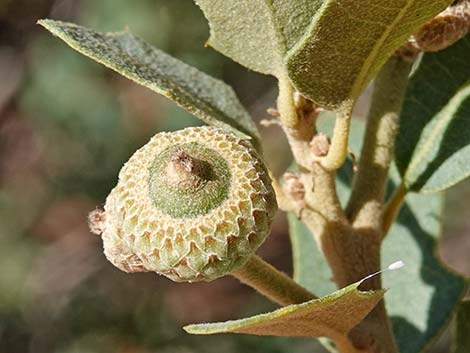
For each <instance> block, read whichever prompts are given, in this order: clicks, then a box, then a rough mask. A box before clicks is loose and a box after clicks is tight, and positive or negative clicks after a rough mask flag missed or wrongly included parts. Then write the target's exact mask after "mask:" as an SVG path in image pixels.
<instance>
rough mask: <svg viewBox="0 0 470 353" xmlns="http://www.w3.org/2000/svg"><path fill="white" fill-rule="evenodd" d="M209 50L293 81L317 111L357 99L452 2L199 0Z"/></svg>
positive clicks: (444, 0) (405, 0) (412, 0)
mask: <svg viewBox="0 0 470 353" xmlns="http://www.w3.org/2000/svg"><path fill="white" fill-rule="evenodd" d="M195 1H196V3H197V4H198V5H199V6H200V7H201V9H202V10H203V12H204V14H205V16H206V18H207V19H208V21H209V26H210V29H211V30H210V32H211V34H210V38H209V41H208V44H209V45H210V46H212V47H213V48H214V49H216V50H218V51H220V52H221V53H223V54H224V55H226V56H228V57H230V58H232V59H233V60H235V61H237V62H239V63H240V64H242V65H244V66H246V67H248V68H249V69H252V70H255V71H258V72H261V73H264V74H271V75H274V76H277V77H278V78H279V77H287V76H288V77H289V78H290V80H291V82H292V83H293V85H294V86H295V87H296V89H297V90H298V91H299V92H300V93H302V94H303V95H304V96H306V97H308V98H310V99H311V100H313V101H314V102H316V103H317V104H318V105H320V106H323V107H328V108H337V107H339V106H340V105H341V104H342V103H343V102H344V101H346V100H351V99H355V98H357V97H358V96H359V94H360V93H361V92H362V90H363V89H364V87H365V86H366V85H367V83H368V82H369V81H370V80H371V79H372V78H373V77H374V75H375V74H376V73H377V71H378V70H379V68H380V67H381V66H382V65H383V64H384V63H385V61H386V60H387V58H388V57H389V56H390V55H391V54H392V53H393V52H394V51H395V50H396V49H397V48H398V47H399V46H400V45H401V44H403V42H404V41H405V40H406V39H407V38H408V37H409V36H410V35H411V34H412V33H414V32H415V31H417V30H418V29H419V28H420V27H421V26H422V25H423V24H424V23H426V22H427V21H428V20H430V19H431V18H432V17H434V16H435V15H436V14H438V13H439V12H440V11H442V10H443V9H445V8H446V7H447V6H448V5H449V4H450V3H451V2H452V0H435V1H428V0H367V1H354V0H347V1H343V0H289V1H287V0H270V1H267V0H240V1H226V0H195Z"/></svg>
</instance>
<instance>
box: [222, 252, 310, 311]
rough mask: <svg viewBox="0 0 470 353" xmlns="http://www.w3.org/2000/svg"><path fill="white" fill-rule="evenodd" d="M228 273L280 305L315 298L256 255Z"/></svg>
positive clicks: (298, 302)
mask: <svg viewBox="0 0 470 353" xmlns="http://www.w3.org/2000/svg"><path fill="white" fill-rule="evenodd" d="M230 274H231V275H232V276H234V277H236V278H237V279H239V280H240V282H242V283H245V284H247V285H249V286H250V287H252V288H254V289H256V290H257V291H258V292H259V293H261V294H262V295H264V296H265V297H266V298H268V299H270V300H271V301H273V302H275V303H277V304H280V305H282V306H285V305H290V304H300V303H304V302H306V301H309V300H312V299H316V296H315V295H313V294H312V293H310V292H309V291H308V290H306V289H305V288H303V287H302V286H300V285H299V284H297V283H296V282H294V280H293V279H291V278H290V277H289V276H287V275H286V274H285V273H283V272H281V271H279V270H277V269H275V268H274V267H273V266H272V265H270V264H268V263H267V262H266V261H264V260H263V259H261V258H260V257H258V256H256V255H253V256H252V257H251V258H250V259H249V260H248V262H247V263H246V264H245V265H244V266H243V267H241V268H240V269H238V270H236V271H233V272H231V273H230Z"/></svg>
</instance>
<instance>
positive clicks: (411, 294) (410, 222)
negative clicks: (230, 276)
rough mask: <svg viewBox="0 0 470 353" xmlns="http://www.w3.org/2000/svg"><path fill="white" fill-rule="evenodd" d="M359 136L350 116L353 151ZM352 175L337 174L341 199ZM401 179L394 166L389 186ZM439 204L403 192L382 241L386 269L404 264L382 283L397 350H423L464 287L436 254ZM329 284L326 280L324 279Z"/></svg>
mask: <svg viewBox="0 0 470 353" xmlns="http://www.w3.org/2000/svg"><path fill="white" fill-rule="evenodd" d="M331 120H332V119H328V117H326V119H324V118H320V124H322V130H324V131H328V130H331V125H332V124H331ZM362 135H363V124H362V123H361V122H359V121H353V124H352V134H351V139H350V142H351V144H350V147H351V150H352V151H353V152H354V153H355V154H356V155H358V153H359V151H360V147H361V146H360V145H361V141H362ZM349 167H350V166H349ZM351 179H352V171H351V169H350V168H344V169H343V170H341V173H339V176H338V192H339V193H340V198H341V200H342V201H343V202H346V201H347V199H348V197H349V193H350V184H351ZM399 181H400V178H399V176H398V173H397V172H396V171H394V173H393V177H392V180H391V181H390V186H392V185H395V186H396V185H397V183H399ZM442 208H443V205H442V197H441V196H440V195H438V194H431V195H420V194H410V195H407V199H406V203H405V205H404V206H403V208H402V210H401V212H400V214H399V217H398V219H397V222H396V224H394V225H393V227H392V228H391V230H390V233H389V235H388V236H387V238H386V239H385V241H384V243H383V245H382V266H383V267H384V268H385V267H386V266H387V265H389V264H390V263H392V262H394V261H397V260H402V261H404V262H405V264H406V266H405V267H404V268H403V269H401V270H400V271H390V272H386V273H384V275H383V277H384V281H383V282H384V287H385V288H389V291H388V292H387V295H386V297H385V303H386V306H387V310H388V312H389V315H390V316H391V319H392V323H393V330H394V333H395V336H396V339H397V342H398V345H399V348H400V352H401V353H418V352H421V351H422V350H423V349H424V348H425V347H426V345H427V344H428V343H429V342H430V341H431V340H432V339H433V338H435V337H436V336H437V335H439V333H440V332H442V329H443V328H444V327H445V326H446V325H447V323H448V321H449V319H450V317H451V315H452V313H453V311H454V309H455V307H456V306H457V304H458V302H459V299H460V297H461V295H462V293H463V291H464V288H465V281H464V279H463V278H462V277H460V276H458V275H456V274H454V273H452V272H449V270H447V269H446V268H445V267H444V266H443V265H442V264H441V262H440V261H439V259H438V258H437V257H436V255H435V254H436V246H437V241H438V239H439V237H440V234H441V225H440V224H441V217H442ZM291 229H292V228H291ZM304 231H308V230H305V229H304ZM291 236H292V235H291ZM302 239H304V240H303V241H304V242H307V241H308V239H310V243H309V244H307V243H305V244H302V246H303V247H305V248H310V247H312V246H316V243H315V241H314V239H313V236H312V235H311V236H310V238H308V237H305V236H303V237H302ZM310 256H311V257H313V256H318V258H316V259H314V260H312V262H314V263H316V264H318V263H319V262H321V261H326V260H325V259H324V256H323V255H322V254H321V252H320V251H315V252H312V253H311V255H310ZM299 264H300V265H303V264H306V263H305V262H298V263H294V265H297V266H298V265H299ZM309 266H310V265H309ZM316 266H317V267H315V268H309V269H301V270H300V269H295V272H303V273H307V272H308V271H310V273H311V275H312V276H315V274H316V270H317V269H322V268H324V265H320V266H319V265H316ZM322 277H323V278H324V277H325V276H324V275H322ZM301 283H302V284H303V285H304V286H305V287H306V288H307V289H309V290H311V291H317V288H315V287H310V286H309V283H311V282H309V281H305V282H301ZM330 285H331V283H330V282H329V280H328V283H326V284H323V286H330ZM319 288H322V286H321V285H320V287H319Z"/></svg>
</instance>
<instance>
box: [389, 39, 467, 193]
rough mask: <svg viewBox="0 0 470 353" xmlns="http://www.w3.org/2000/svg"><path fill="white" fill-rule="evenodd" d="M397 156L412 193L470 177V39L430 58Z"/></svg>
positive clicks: (404, 120) (415, 84)
mask: <svg viewBox="0 0 470 353" xmlns="http://www.w3.org/2000/svg"><path fill="white" fill-rule="evenodd" d="M395 154H396V162H397V165H398V169H399V170H400V174H401V175H402V177H403V179H404V182H405V185H406V187H407V188H408V189H409V190H412V191H419V192H435V191H440V190H444V189H446V188H449V187H450V186H452V185H454V184H456V183H458V182H459V181H461V180H463V179H464V178H466V177H468V176H469V175H470V37H468V36H467V38H464V39H462V40H460V41H459V42H458V43H457V44H455V45H454V46H451V47H449V48H448V49H446V50H443V51H440V52H437V53H426V54H424V56H423V59H422V61H421V64H420V65H419V67H418V69H417V70H416V72H415V73H414V74H413V76H412V78H411V81H410V84H409V87H408V90H407V93H406V98H405V102H404V106H403V111H402V117H401V127H400V131H399V134H398V138H397V143H396V151H395Z"/></svg>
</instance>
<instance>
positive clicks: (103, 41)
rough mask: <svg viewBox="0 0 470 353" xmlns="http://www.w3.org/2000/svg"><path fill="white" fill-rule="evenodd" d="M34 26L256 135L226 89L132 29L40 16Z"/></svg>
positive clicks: (220, 122) (203, 114)
mask: <svg viewBox="0 0 470 353" xmlns="http://www.w3.org/2000/svg"><path fill="white" fill-rule="evenodd" d="M39 24H41V25H42V26H44V27H45V28H46V29H47V30H49V31H50V32H51V33H52V34H54V35H56V36H57V37H59V38H60V39H62V40H63V41H65V42H66V43H67V44H68V45H69V46H71V47H72V48H73V49H75V50H77V51H78V52H80V53H81V54H83V55H85V56H88V57H89V58H91V59H93V60H95V61H97V62H99V63H101V64H103V65H105V66H107V67H109V68H111V69H113V70H114V71H116V72H118V73H120V74H121V75H123V76H125V77H127V78H128V79H130V80H132V81H134V82H137V83H139V84H141V85H143V86H145V87H147V88H150V89H151V90H152V91H154V92H157V93H159V94H161V95H163V96H165V97H167V98H169V99H171V100H172V101H174V102H175V103H176V104H178V105H179V106H180V107H182V108H184V109H186V110H187V111H188V112H190V113H192V114H193V115H195V116H196V117H198V118H199V119H201V120H202V121H204V122H205V123H206V124H208V125H213V126H217V127H221V128H225V129H230V130H233V131H236V132H237V133H238V134H240V131H241V132H242V133H243V134H244V135H247V136H251V137H253V138H255V140H258V139H259V132H258V130H257V128H256V126H255V124H254V123H253V121H252V120H251V117H250V116H249V114H248V113H247V112H246V110H245V109H244V108H243V106H242V105H241V103H240V102H239V100H238V98H237V97H236V95H235V93H234V91H233V90H232V88H231V87H229V86H228V85H226V84H225V83H223V82H222V81H220V80H217V79H215V78H213V77H211V76H209V75H207V74H205V73H203V72H201V71H199V70H198V69H196V68H194V67H192V66H190V65H187V64H185V63H184V62H182V61H180V60H178V59H176V58H174V57H172V56H170V55H168V54H166V53H164V52H163V51H161V50H159V49H157V48H155V47H153V46H151V45H150V44H148V43H146V42H145V41H143V40H142V39H140V38H139V37H137V36H135V35H133V34H132V33H129V32H127V31H126V32H116V33H100V32H96V31H93V30H91V29H88V28H85V27H82V26H78V25H76V24H73V23H66V22H61V21H53V20H40V21H39ZM245 137H246V136H245Z"/></svg>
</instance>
